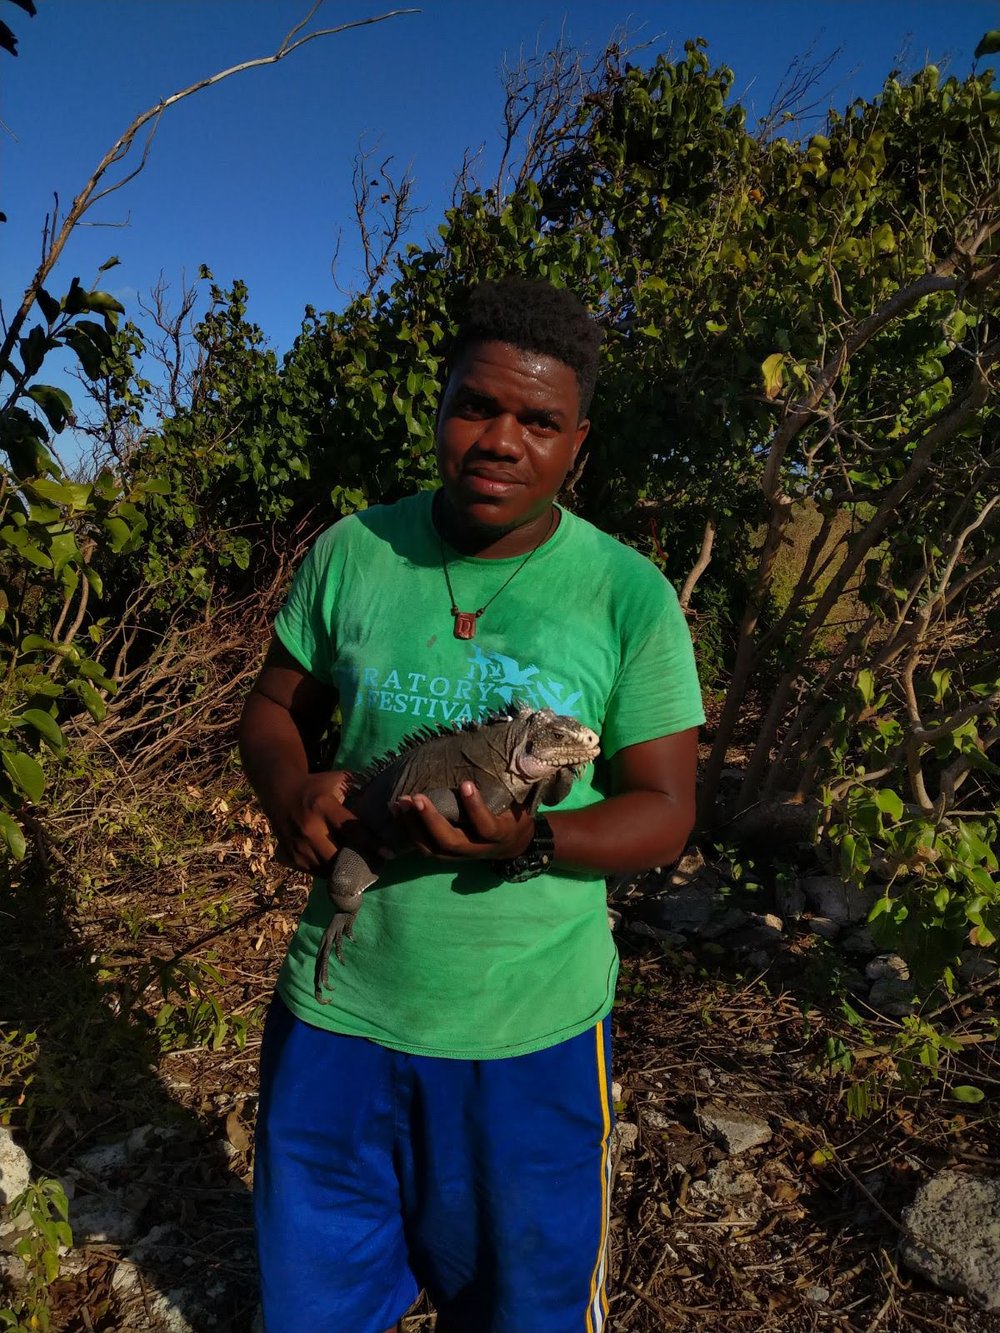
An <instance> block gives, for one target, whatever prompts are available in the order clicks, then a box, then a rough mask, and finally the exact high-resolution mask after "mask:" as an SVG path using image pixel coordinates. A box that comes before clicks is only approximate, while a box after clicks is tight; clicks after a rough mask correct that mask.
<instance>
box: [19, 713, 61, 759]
mask: <svg viewBox="0 0 1000 1333" xmlns="http://www.w3.org/2000/svg"><path fill="white" fill-rule="evenodd" d="M12 721H13V723H14V726H15V727H19V726H21V724H22V723H24V722H27V723H28V725H29V726H32V727H34V728H35V730H36V731H37V732H38V734H39V735H40V736H42V737H43V739H44V740H45V741H46V742H47V743H48V745H49V748H50V749H51V750H53V751H55V752H56V753H57V754H61V753H62V751H63V750H65V748H66V741H65V738H64V737H63V734H62V732H61V731H60V730H59V727H58V724H57V723H56V720H55V718H54V717H53V716H52V714H51V713H46V712H44V711H43V710H42V709H41V708H26V709H25V710H24V712H23V713H18V714H17V715H16V717H14V718H13V719H12Z"/></svg>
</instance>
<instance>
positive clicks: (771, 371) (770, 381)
mask: <svg viewBox="0 0 1000 1333" xmlns="http://www.w3.org/2000/svg"><path fill="white" fill-rule="evenodd" d="M786 360H787V357H786V356H785V354H784V352H772V354H771V355H770V356H769V357H768V358H767V360H766V361H764V362H763V363H762V365H761V368H760V373H761V375H762V377H763V380H764V397H765V398H777V396H778V394H779V393H780V392H781V390H782V387H783V385H784V376H783V375H782V373H781V372H782V367H783V366H784V364H785V361H786Z"/></svg>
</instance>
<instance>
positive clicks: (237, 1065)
mask: <svg viewBox="0 0 1000 1333" xmlns="http://www.w3.org/2000/svg"><path fill="white" fill-rule="evenodd" d="M222 861H223V858H220V872H219V873H220V875H221V874H222V873H223V872H224V871H225V866H224V865H223V864H222ZM726 884H727V879H726V868H725V867H724V866H723V867H718V866H711V867H706V866H705V865H704V864H703V863H701V862H700V860H699V859H698V858H697V857H696V858H693V859H690V860H689V861H687V862H686V863H684V865H682V867H681V868H680V869H679V870H678V871H676V872H675V873H674V875H673V876H672V877H671V878H670V880H668V881H662V880H661V882H659V883H657V884H655V885H653V886H652V887H653V888H654V890H655V891H654V892H652V893H651V892H650V888H651V885H650V883H649V882H648V881H647V882H645V883H643V884H638V885H633V884H622V885H619V886H617V891H616V895H615V902H614V912H615V915H616V916H617V918H618V920H617V931H618V935H619V940H620V945H621V952H622V955H623V963H622V973H621V981H620V987H619V1003H618V1006H617V1010H616V1019H615V1042H616V1055H615V1070H616V1080H617V1086H616V1089H615V1093H616V1102H617V1111H618V1126H617V1128H616V1131H615V1138H614V1155H615V1186H614V1196H613V1217H612V1231H611V1245H612V1261H613V1262H612V1273H613V1276H612V1281H611V1284H610V1299H611V1310H610V1325H609V1326H610V1327H611V1328H612V1329H614V1330H619V1331H620V1333H647V1331H651V1330H664V1329H701V1328H719V1329H725V1330H726V1333H742V1331H743V1330H747V1331H749V1330H787V1331H789V1333H796V1331H797V1330H807V1329H842V1330H858V1333H861V1331H862V1330H863V1331H864V1333H875V1330H885V1331H888V1330H901V1331H902V1330H905V1331H906V1333H910V1330H921V1329H946V1330H955V1331H956V1333H986V1331H987V1330H1000V1313H998V1312H1000V1229H998V1227H997V1225H996V1217H997V1216H998V1215H1000V1184H998V1182H1000V1137H998V1135H997V1123H998V1121H997V1105H998V1101H997V1096H996V1094H997V1090H998V1089H1000V1063H998V1061H997V1060H996V1055H995V1048H993V1047H992V1046H991V1045H990V1043H989V1042H987V1041H984V1040H983V1039H982V1038H983V1033H984V1031H986V1032H988V1031H989V1015H990V1013H991V1003H992V998H993V997H994V996H995V995H996V994H1000V990H998V989H997V983H996V975H995V971H992V972H991V970H990V967H989V965H988V964H989V963H990V960H989V959H988V958H985V959H984V958H976V959H972V958H970V959H969V960H967V963H968V965H969V966H968V968H967V972H966V981H965V983H964V984H965V987H966V989H965V992H964V993H963V994H962V995H961V996H959V997H956V998H955V999H954V1000H952V1001H951V1002H949V1004H948V1005H946V1006H945V1009H946V1011H947V1012H945V1013H944V1014H939V1015H938V1017H937V1021H938V1022H941V1021H946V1022H947V1023H948V1024H949V1028H948V1030H949V1032H950V1034H951V1036H950V1041H951V1048H949V1049H945V1050H943V1051H942V1050H940V1049H938V1048H936V1047H935V1048H934V1049H930V1047H928V1049H929V1050H930V1054H925V1055H923V1056H921V1055H920V1053H919V1052H920V1050H921V1049H923V1048H921V1047H919V1043H917V1044H916V1045H915V1046H914V1048H913V1052H911V1054H912V1058H913V1060H914V1062H915V1066H914V1067H916V1064H919V1062H920V1061H921V1060H924V1068H926V1067H927V1061H929V1060H931V1059H932V1058H933V1059H938V1060H940V1061H941V1070H942V1072H943V1073H944V1074H945V1076H946V1077H945V1079H944V1080H943V1081H942V1080H940V1079H939V1080H937V1081H931V1082H927V1083H926V1084H924V1085H923V1086H922V1085H921V1083H920V1081H919V1079H917V1078H915V1077H914V1078H912V1079H910V1080H909V1083H908V1085H907V1084H906V1081H905V1078H904V1079H901V1076H905V1075H906V1073H907V1067H906V1062H905V1060H903V1061H901V1060H900V1057H899V1052H898V1049H897V1047H896V1046H895V1045H894V1043H895V1042H897V1041H898V1037H899V1034H900V1032H901V1030H902V1026H903V1025H904V1024H905V1023H906V1022H907V1016H908V1015H910V1014H911V1013H912V1011H913V1004H912V995H911V988H910V985H909V979H908V977H906V976H904V975H903V972H902V971H901V969H900V966H899V963H898V962H896V961H894V960H893V959H892V958H891V957H879V956H878V955H877V954H875V952H874V946H873V945H872V943H871V941H870V940H865V939H863V938H861V939H853V940H852V938H851V937H852V936H853V935H857V934H859V932H861V931H862V928H861V927H860V925H859V923H858V920H857V919H856V918H854V916H853V914H854V913H855V912H857V914H858V916H859V917H860V916H863V914H864V906H863V905H860V906H859V904H857V903H855V902H852V901H850V900H848V899H844V900H843V901H841V897H839V896H838V892H839V891H838V890H837V888H836V886H835V885H834V884H833V883H832V882H830V883H827V884H825V885H820V886H817V884H815V883H812V884H810V883H807V882H806V883H795V884H790V885H789V884H786V885H784V887H783V890H782V892H783V894H784V896H783V897H781V896H779V895H778V894H777V893H774V894H772V895H771V896H770V897H769V898H766V899H761V900H757V899H752V900H747V899H745V898H744V899H740V898H738V896H737V895H733V894H731V893H729V892H727V891H726ZM210 888H211V886H210V885H209V886H208V887H206V889H205V891H204V893H202V894H201V895H200V896H197V897H195V898H194V899H192V897H191V895H190V894H187V895H185V893H184V891H183V888H182V887H178V888H177V889H176V891H175V893H174V894H173V895H171V894H170V892H169V891H167V892H165V893H164V892H161V894H160V896H159V897H158V898H157V899H156V906H155V910H153V909H152V907H151V903H150V900H149V898H148V896H147V897H143V894H142V891H141V886H140V887H139V888H135V887H132V888H130V889H129V890H128V892H123V893H120V894H113V893H105V894H104V895H93V896H91V897H90V899H89V901H86V902H85V903H84V904H83V905H82V907H81V909H80V910H79V911H78V913H77V915H76V916H75V917H74V918H72V919H69V920H68V919H67V916H66V914H65V912H63V911H60V910H55V909H54V908H51V905H50V910H48V911H46V912H45V913H43V914H42V915H40V916H38V917H37V918H36V919H35V920H33V921H32V920H31V919H30V916H29V915H24V914H22V915H20V916H18V914H16V913H15V914H14V918H13V919H14V921H15V929H14V931H13V932H12V934H13V938H11V935H10V934H8V937H7V938H6V939H5V940H4V942H3V943H2V944H0V970H2V974H3V976H4V977H5V978H16V985H15V986H13V987H12V992H11V993H13V992H15V991H16V998H15V1000H14V1004H13V1006H12V1007H11V1009H10V1012H9V1013H8V1015H7V1021H8V1026H7V1028H6V1030H5V1038H4V1043H3V1046H2V1048H0V1049H2V1056H0V1091H2V1100H0V1111H2V1115H3V1119H4V1120H6V1121H7V1122H8V1123H9V1125H10V1133H9V1134H7V1135H3V1133H2V1131H0V1139H2V1143H0V1197H2V1196H6V1197H7V1199H8V1201H9V1198H10V1197H11V1196H12V1195H13V1194H14V1193H16V1192H17V1190H18V1189H19V1188H21V1187H23V1185H24V1184H26V1183H27V1179H28V1176H27V1172H28V1170H29V1158H28V1157H25V1156H24V1155H23V1153H22V1150H23V1149H27V1152H28V1154H30V1170H31V1172H32V1173H33V1174H34V1175H35V1176H36V1177H37V1176H38V1175H41V1174H45V1175H48V1176H52V1177H55V1178H58V1179H59V1180H61V1181H62V1183H63V1185H64V1186H65V1188H66V1191H67V1194H69V1195H70V1196H71V1197H70V1223H71V1225H72V1229H73V1245H72V1247H71V1248H70V1249H69V1250H68V1251H67V1252H65V1253H64V1254H63V1255H62V1258H61V1262H60V1274H59V1276H58V1278H57V1280H56V1281H55V1282H54V1284H53V1285H52V1287H51V1288H50V1296H51V1300H52V1304H53V1318H52V1327H53V1328H54V1329H57V1330H65V1331H66V1333H70V1331H73V1333H76V1331H77V1330H86V1331H87V1333H95V1331H98V1330H99V1331H104V1333H109V1331H110V1330H167V1329H170V1330H175V1331H176V1333H182V1331H183V1330H188V1329H190V1330H194V1331H195V1333H201V1330H219V1333H225V1331H226V1330H232V1333H242V1331H249V1330H251V1329H252V1328H253V1324H254V1317H255V1311H256V1295H255V1277H254V1264H253V1256H252V1244H251V1241H252V1237H251V1228H250V1211H249V1188H250V1168H251V1159H252V1151H253V1121H254V1111H255V1096H256V1057H257V1048H258V1045H259V1037H260V1029H259V1022H260V1017H261V1015H262V1012H263V1008H264V1005H265V1003H266V997H267V994H268V992H269V988H270V986H271V984H272V981H273V977H274V974H275V971H276V969H277V965H278V962H279V960H280V956H281V952H282V950H283V947H284V945H285V943H286V941H287V937H288V933H289V931H290V929H291V927H292V923H293V920H294V915H295V913H294V906H293V904H294V902H295V901H296V897H297V894H298V893H299V891H300V889H299V886H297V885H296V884H295V883H294V882H290V883H289V884H288V885H286V886H285V889H284V896H282V890H281V886H276V888H277V892H276V893H274V894H272V891H271V889H270V888H269V889H267V891H266V893H265V894H264V896H263V897H255V896H254V892H253V891H252V890H251V889H249V888H242V889H239V888H236V889H234V888H232V886H230V889H229V891H228V896H227V898H226V912H225V913H223V919H215V918H213V915H212V910H213V909H212V906H211V905H212V903H213V902H217V901H218V897H217V895H216V896H214V897H213V895H212V893H211V892H210V891H209V890H210ZM821 894H826V895H827V896H826V897H825V898H823V897H821ZM841 896H842V895H841ZM841 909H843V910H841ZM838 912H840V914H841V915H844V912H847V914H848V916H850V917H851V918H852V919H844V920H842V921H838V920H837V916H838ZM828 923H830V924H828ZM845 944H846V946H847V947H846V948H845V947H844V945H845ZM150 960H153V961H152V963H151V962H150ZM873 965H874V966H873ZM144 969H145V970H144ZM123 977H125V978H128V982H129V984H128V985H125V984H124V983H123V980H122V978H123ZM845 978H846V984H847V985H848V987H849V989H850V991H851V993H852V994H853V995H854V997H855V999H854V1012H855V1014H856V1015H857V1017H858V1018H859V1019H860V1020H861V1022H860V1026H859V1024H858V1022H854V1023H853V1025H852V1022H851V1021H848V1020H847V1019H845V1017H844V1015H843V1012H842V1010H841V1009H840V1007H839V1005H838V1004H836V1003H833V1002H832V1001H831V999H830V997H831V995H832V993H833V989H834V986H835V984H836V985H841V984H844V983H845ZM879 982H891V983H892V984H891V985H889V986H883V987H882V989H881V990H879V989H877V987H878V983H879ZM143 1016H144V1021H138V1020H140V1019H142V1018H143ZM984 1024H985V1027H984ZM972 1037H974V1038H975V1040H971V1039H970V1038H972ZM925 1045H926V1043H925ZM931 1045H932V1046H933V1043H932V1044H931ZM848 1064H850V1066H851V1072H850V1074H849V1073H848V1071H847V1066H848ZM869 1074H870V1075H871V1077H870V1078H869V1077H867V1075H869ZM956 1085H958V1086H962V1085H967V1086H975V1087H976V1088H979V1089H980V1090H984V1091H985V1092H986V1094H987V1095H986V1097H985V1099H984V1100H982V1101H981V1102H979V1103H978V1104H964V1103H962V1102H961V1101H957V1100H955V1098H954V1095H953V1093H950V1092H949V1090H948V1089H949V1088H954V1087H955V1086H956ZM852 1086H853V1088H854V1089H855V1091H854V1092H853V1094H852V1095H851V1098H850V1099H849V1097H848V1090H849V1088H851V1087H852ZM858 1089H861V1091H860V1092H859V1091H858ZM0 1230H5V1231H6V1235H5V1238H4V1239H3V1240H0V1250H4V1251H5V1252H6V1253H5V1257H3V1258H2V1266H3V1269H4V1272H5V1274H6V1276H7V1279H8V1281H9V1282H16V1281H17V1280H18V1279H22V1280H23V1278H24V1277H25V1276H26V1274H25V1272H24V1270H23V1267H22V1266H21V1265H20V1261H19V1260H18V1258H17V1256H16V1254H14V1253H13V1251H14V1250H15V1248H16V1242H17V1239H18V1235H19V1233H20V1232H21V1231H22V1230H23V1228H19V1226H18V1223H17V1221H16V1219H12V1218H11V1217H10V1216H9V1211H8V1215H7V1219H6V1221H5V1222H4V1223H2V1224H0ZM406 1327H407V1328H408V1330H409V1331H410V1333H417V1330H421V1331H422V1333H423V1331H425V1330H428V1329H430V1328H432V1327H433V1315H432V1313H431V1312H430V1311H429V1310H427V1309H426V1308H418V1310H416V1311H414V1312H413V1313H412V1314H411V1316H410V1317H409V1318H408V1320H407V1322H406Z"/></svg>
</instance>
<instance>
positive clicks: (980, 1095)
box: [951, 1083, 986, 1106]
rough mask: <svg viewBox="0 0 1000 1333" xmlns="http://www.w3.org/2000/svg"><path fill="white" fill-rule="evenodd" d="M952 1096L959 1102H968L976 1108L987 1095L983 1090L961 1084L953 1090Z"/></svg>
mask: <svg viewBox="0 0 1000 1333" xmlns="http://www.w3.org/2000/svg"><path fill="white" fill-rule="evenodd" d="M951 1095H952V1096H953V1097H954V1098H955V1100H956V1101H957V1102H967V1103H968V1104H969V1105H971V1106H975V1105H976V1103H977V1102H981V1101H982V1100H983V1099H984V1097H985V1096H986V1093H985V1092H983V1090H982V1088H974V1087H972V1085H971V1084H969V1083H959V1085H958V1087H957V1088H952V1090H951Z"/></svg>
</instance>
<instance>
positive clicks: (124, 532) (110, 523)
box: [104, 518, 132, 554]
mask: <svg viewBox="0 0 1000 1333" xmlns="http://www.w3.org/2000/svg"><path fill="white" fill-rule="evenodd" d="M104 530H105V532H107V534H108V536H109V537H110V538H111V542H110V545H111V549H112V551H114V552H115V553H116V554H117V553H118V552H119V551H120V550H121V549H122V547H123V546H125V545H126V544H127V543H128V542H130V541H131V540H132V529H131V528H130V527H129V525H128V524H127V523H126V522H125V520H124V519H121V518H106V519H105V520H104Z"/></svg>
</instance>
